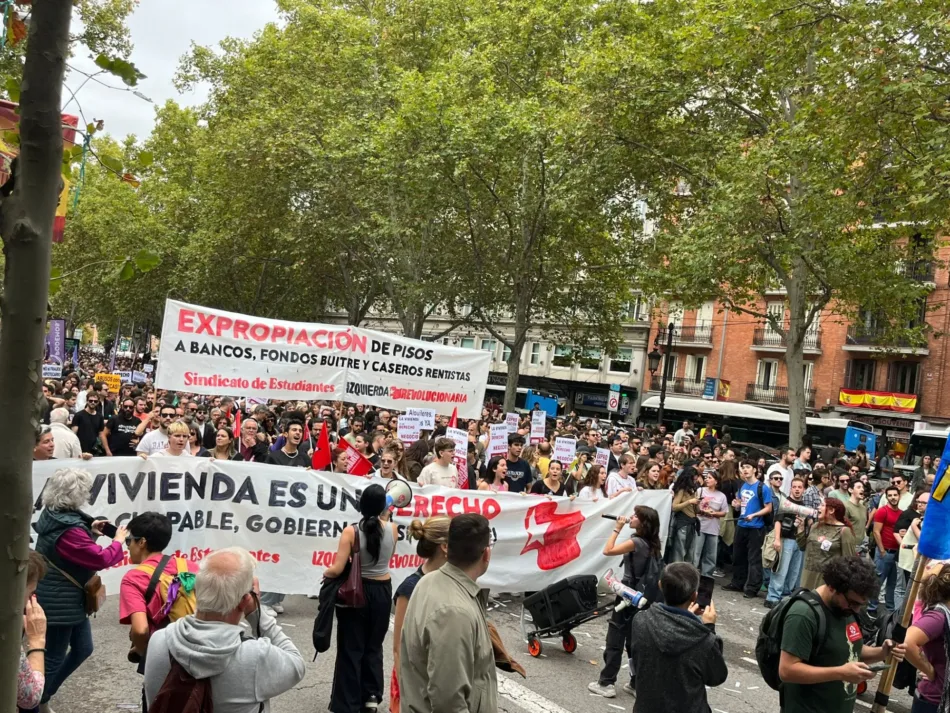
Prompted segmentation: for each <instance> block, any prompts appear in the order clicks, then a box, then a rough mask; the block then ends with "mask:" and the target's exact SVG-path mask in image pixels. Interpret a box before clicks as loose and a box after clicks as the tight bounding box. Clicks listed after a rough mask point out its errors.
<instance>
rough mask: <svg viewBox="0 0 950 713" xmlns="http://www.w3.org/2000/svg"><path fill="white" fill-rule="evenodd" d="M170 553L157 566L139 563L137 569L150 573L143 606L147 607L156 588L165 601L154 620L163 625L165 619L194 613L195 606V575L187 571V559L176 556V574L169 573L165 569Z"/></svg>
mask: <svg viewBox="0 0 950 713" xmlns="http://www.w3.org/2000/svg"><path fill="white" fill-rule="evenodd" d="M171 558H172V555H165V556H164V557H162V559H161V561H160V562H159V563H158V565H157V566H155V565H151V564H143V565H139V566H138V568H137V569H139V570H141V571H142V572H146V573H149V574H151V575H152V578H151V579H150V580H149V582H148V588H146V590H145V606H146V607H148V604H149V602H151V601H152V597H153V596H155V591H156V590H158V591H159V593H160V594H161V596H162V601H164V602H165V604H164V606H162V609H161V611H160V612H159V615H158V616H159V618H158V619H157V620H156V621H155V623H156V624H158V625H163V624H164V623H165V620H166V619H167V620H168V621H177V620H178V619H181V618H182V617H185V616H188V615H189V614H194V613H195V610H196V608H197V602H196V600H195V575H194V574H192V573H191V572H189V571H188V561H187V560H185V559H183V558H181V557H176V558H175V562H176V564H177V565H178V572H177V573H176V574H169V573H168V572H166V571H165V567H167V566H168V562H169V560H171Z"/></svg>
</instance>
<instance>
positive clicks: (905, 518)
mask: <svg viewBox="0 0 950 713" xmlns="http://www.w3.org/2000/svg"><path fill="white" fill-rule="evenodd" d="M918 517H920V513H919V512H917V510H916V509H915V508H907V509H906V510H905V511H904V512H902V513H901V514H900V517H898V518H897V522H896V523H895V524H894V532H895V533H897V532H900V531H901V530H909V529H910V525H911V523H912V522H913V521H914V520H916V519H917V518H918Z"/></svg>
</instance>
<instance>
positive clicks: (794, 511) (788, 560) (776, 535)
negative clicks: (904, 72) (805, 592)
mask: <svg viewBox="0 0 950 713" xmlns="http://www.w3.org/2000/svg"><path fill="white" fill-rule="evenodd" d="M784 477H786V476H785V475H784V474H783V473H782V472H780V471H778V470H773V471H771V473H770V474H769V479H770V480H771V481H772V483H771V484H772V486H773V488H780V487H781V486H782V483H781V480H782V479H783V478H784ZM804 494H805V479H804V478H802V477H799V476H795V477H793V478H792V484H791V487H790V488H789V496H788V497H787V498H784V497H783V498H781V499H780V500H779V506H778V515H777V516H776V517H775V524H774V526H773V527H774V530H773V539H771V540H766V543H765V546H766V547H772V548H774V549H775V551H776V553H777V555H778V560H779V561H778V567H776V569H775V571H774V572H772V577H771V579H770V580H769V591H768V594H766V595H765V608H766V609H771V608H772V607H773V606H775V605H776V604H777V603H778V601H779V600H780V599H781V598H782V597H785V596H787V595H789V594H791V593H792V592H794V591H795V590H796V589H798V580H799V579H800V578H801V573H802V559H803V558H804V553H803V552H802V551H801V549H800V548H799V547H798V542H797V541H796V537H797V535H798V527H799V525H801V524H802V523H803V521H804V517H803V516H802V514H801V509H802V508H804V505H803V504H802V496H803V495H804Z"/></svg>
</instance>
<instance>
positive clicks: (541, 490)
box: [531, 478, 566, 495]
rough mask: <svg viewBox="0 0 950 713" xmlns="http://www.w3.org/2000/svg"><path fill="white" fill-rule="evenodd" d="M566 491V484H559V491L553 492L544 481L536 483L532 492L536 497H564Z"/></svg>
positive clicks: (532, 487)
mask: <svg viewBox="0 0 950 713" xmlns="http://www.w3.org/2000/svg"><path fill="white" fill-rule="evenodd" d="M565 490H566V488H565V486H564V483H558V488H557V490H551V488H549V487H548V486H547V485H546V484H545V483H544V479H543V478H542V479H541V480H538V481H535V483H534V485H532V486H531V492H532V493H533V494H534V495H564V494H565V493H564V491H565Z"/></svg>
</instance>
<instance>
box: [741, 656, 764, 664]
mask: <svg viewBox="0 0 950 713" xmlns="http://www.w3.org/2000/svg"><path fill="white" fill-rule="evenodd" d="M739 660H740V661H746V662H748V663H754V664H755V665H756V666H758V665H759V662H758V661H756V660H755V659H750V658H749V657H748V656H740V657H739Z"/></svg>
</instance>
